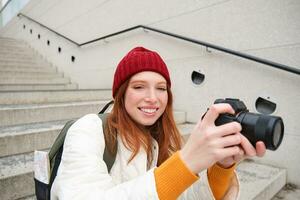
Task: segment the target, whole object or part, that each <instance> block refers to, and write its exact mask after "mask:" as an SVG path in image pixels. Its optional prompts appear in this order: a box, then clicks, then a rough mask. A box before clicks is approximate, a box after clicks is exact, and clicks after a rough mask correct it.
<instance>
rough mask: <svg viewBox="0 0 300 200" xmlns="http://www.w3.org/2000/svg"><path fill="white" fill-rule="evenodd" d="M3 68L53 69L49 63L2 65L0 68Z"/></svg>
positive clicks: (0, 64)
mask: <svg viewBox="0 0 300 200" xmlns="http://www.w3.org/2000/svg"><path fill="white" fill-rule="evenodd" d="M2 67H17V68H25V69H27V68H52V65H50V64H49V63H46V62H44V63H29V62H23V63H22V62H20V63H0V68H2Z"/></svg>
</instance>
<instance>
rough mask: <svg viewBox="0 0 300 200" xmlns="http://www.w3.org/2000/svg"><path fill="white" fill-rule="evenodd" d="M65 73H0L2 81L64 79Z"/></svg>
mask: <svg viewBox="0 0 300 200" xmlns="http://www.w3.org/2000/svg"><path fill="white" fill-rule="evenodd" d="M63 76H64V74H63V73H59V72H18V71H13V72H6V71H2V72H1V73H0V79H2V78H6V77H16V78H54V77H63Z"/></svg>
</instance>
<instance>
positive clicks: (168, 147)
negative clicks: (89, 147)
mask: <svg viewBox="0 0 300 200" xmlns="http://www.w3.org/2000/svg"><path fill="white" fill-rule="evenodd" d="M128 84H129V80H127V81H126V82H124V83H123V84H122V85H121V86H120V88H119V89H118V91H117V93H116V95H115V102H114V107H113V110H112V112H111V114H110V115H109V116H108V118H107V126H106V127H105V128H106V132H107V133H110V134H109V135H106V136H105V137H106V141H108V142H107V147H108V149H109V151H111V152H112V153H115V152H113V151H114V149H115V146H116V145H117V135H120V137H121V139H122V141H123V143H124V145H125V147H126V148H127V149H128V150H130V151H132V155H131V157H130V159H129V161H128V162H130V161H131V160H132V159H133V158H134V157H135V156H136V155H137V154H138V152H139V150H140V148H141V147H142V148H144V149H145V151H146V153H147V161H148V163H147V164H148V166H150V164H151V162H152V159H153V158H152V157H153V155H152V148H151V147H152V138H154V139H155V140H156V141H157V143H158V146H159V155H158V163H157V165H158V166H159V165H160V164H162V163H163V162H164V161H165V160H166V159H167V158H169V157H170V155H171V154H172V153H173V152H175V151H177V150H179V149H180V148H181V145H182V138H181V135H180V133H179V131H178V129H177V127H176V123H175V120H174V116H173V96H172V92H171V90H170V87H169V86H167V92H168V103H167V106H166V109H165V111H164V112H163V114H162V116H161V117H160V118H159V119H158V120H157V121H156V122H155V123H154V124H153V125H152V126H149V127H145V126H142V125H140V124H138V123H137V122H135V121H134V120H133V119H132V118H131V117H130V116H129V114H128V113H127V111H126V109H125V100H124V99H125V98H124V96H125V92H126V89H127V87H128Z"/></svg>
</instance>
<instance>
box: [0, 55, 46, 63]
mask: <svg viewBox="0 0 300 200" xmlns="http://www.w3.org/2000/svg"><path fill="white" fill-rule="evenodd" d="M20 64H26V65H50V63H47V62H46V61H45V60H43V59H42V58H19V57H18V58H17V57H15V58H6V59H3V58H0V65H20Z"/></svg>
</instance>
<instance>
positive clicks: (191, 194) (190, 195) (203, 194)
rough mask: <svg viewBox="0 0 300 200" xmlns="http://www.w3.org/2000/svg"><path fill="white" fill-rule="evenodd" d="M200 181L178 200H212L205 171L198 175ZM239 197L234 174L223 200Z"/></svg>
mask: <svg viewBox="0 0 300 200" xmlns="http://www.w3.org/2000/svg"><path fill="white" fill-rule="evenodd" d="M199 176H200V179H199V180H198V181H197V182H195V183H194V184H193V185H191V187H189V188H188V189H187V190H186V191H185V192H183V193H182V194H181V196H180V198H179V199H180V200H200V199H203V200H204V199H205V200H206V199H207V200H214V199H215V198H214V196H213V193H212V191H211V189H210V186H209V182H208V177H207V170H205V171H203V172H201V173H200V174H199ZM238 197H239V180H238V177H237V174H236V173H235V174H234V177H233V179H232V182H231V184H230V186H229V188H228V190H227V192H226V193H225V195H224V197H223V200H237V199H238Z"/></svg>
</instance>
